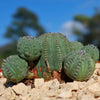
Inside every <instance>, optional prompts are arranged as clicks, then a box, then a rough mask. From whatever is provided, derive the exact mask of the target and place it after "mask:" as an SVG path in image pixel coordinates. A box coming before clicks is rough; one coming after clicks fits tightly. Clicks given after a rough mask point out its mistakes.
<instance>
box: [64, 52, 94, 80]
mask: <svg viewBox="0 0 100 100" xmlns="http://www.w3.org/2000/svg"><path fill="white" fill-rule="evenodd" d="M63 64H64V72H65V74H66V75H67V76H69V77H70V78H71V79H73V80H77V81H84V80H87V79H88V78H89V77H90V76H91V75H92V74H93V72H94V68H95V62H94V60H93V59H92V58H91V56H90V55H89V54H88V53H87V52H86V51H85V50H78V51H72V52H71V53H69V54H68V55H67V56H66V57H65V58H64V63H63Z"/></svg>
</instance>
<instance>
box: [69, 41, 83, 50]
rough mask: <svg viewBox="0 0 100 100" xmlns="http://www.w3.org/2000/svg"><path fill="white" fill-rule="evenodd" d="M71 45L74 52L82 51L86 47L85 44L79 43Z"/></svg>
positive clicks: (72, 42)
mask: <svg viewBox="0 0 100 100" xmlns="http://www.w3.org/2000/svg"><path fill="white" fill-rule="evenodd" d="M70 45H71V48H72V50H80V49H82V48H83V47H84V46H83V44H82V43H81V42H78V41H71V42H70Z"/></svg>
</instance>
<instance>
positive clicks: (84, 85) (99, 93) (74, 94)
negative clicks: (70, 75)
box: [0, 63, 100, 100]
mask: <svg viewBox="0 0 100 100" xmlns="http://www.w3.org/2000/svg"><path fill="white" fill-rule="evenodd" d="M0 77H1V78H0V100H100V64H99V63H97V64H96V67H95V72H94V74H93V75H92V76H91V77H90V79H89V80H88V81H84V82H78V81H73V82H67V83H65V82H63V83H62V84H60V83H59V82H58V80H57V79H54V80H51V81H48V82H44V79H43V78H38V79H35V81H34V88H32V87H31V86H30V85H29V86H26V85H25V84H24V83H22V82H20V83H18V84H12V83H9V82H7V80H6V78H3V77H2V73H0Z"/></svg>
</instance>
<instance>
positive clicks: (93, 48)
mask: <svg viewBox="0 0 100 100" xmlns="http://www.w3.org/2000/svg"><path fill="white" fill-rule="evenodd" d="M83 50H86V52H87V53H89V54H90V55H91V57H92V58H93V59H94V61H95V62H97V61H98V59H99V50H98V48H97V47H96V46H94V45H86V46H84V47H83Z"/></svg>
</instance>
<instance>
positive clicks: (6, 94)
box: [1, 87, 16, 100]
mask: <svg viewBox="0 0 100 100" xmlns="http://www.w3.org/2000/svg"><path fill="white" fill-rule="evenodd" d="M1 96H2V97H3V98H6V100H14V99H15V97H16V95H15V93H14V91H13V90H12V88H11V87H9V88H7V89H6V90H5V91H3V92H2V94H1Z"/></svg>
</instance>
